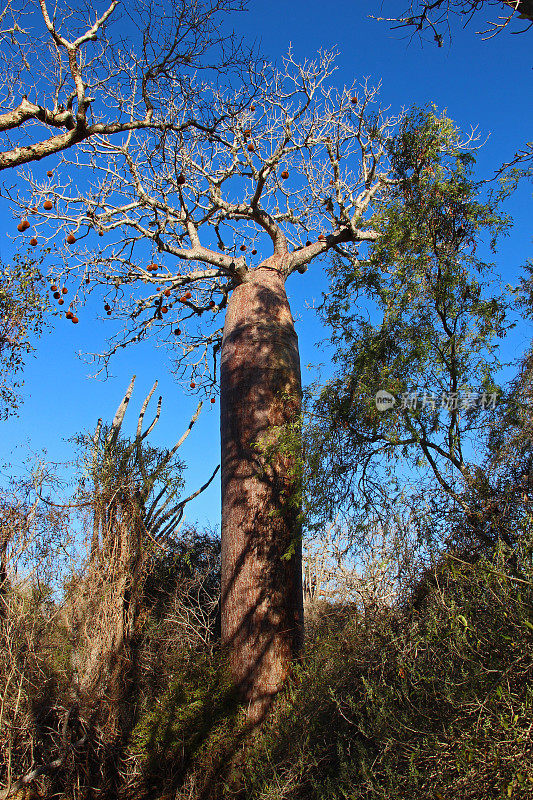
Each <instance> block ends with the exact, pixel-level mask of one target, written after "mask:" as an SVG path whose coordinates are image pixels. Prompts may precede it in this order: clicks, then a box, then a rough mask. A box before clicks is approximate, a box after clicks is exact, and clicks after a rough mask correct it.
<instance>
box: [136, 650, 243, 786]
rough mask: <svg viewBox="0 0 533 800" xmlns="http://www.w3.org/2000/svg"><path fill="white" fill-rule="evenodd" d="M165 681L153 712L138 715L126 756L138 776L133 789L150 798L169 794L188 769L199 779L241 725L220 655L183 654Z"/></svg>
mask: <svg viewBox="0 0 533 800" xmlns="http://www.w3.org/2000/svg"><path fill="white" fill-rule="evenodd" d="M169 678H170V682H169V685H168V688H167V689H166V690H165V691H164V692H163V694H162V695H161V696H159V697H158V698H157V701H156V704H155V708H150V709H147V710H146V711H145V713H144V714H142V715H141V718H140V720H139V722H138V724H137V726H136V727H135V729H134V731H133V734H132V737H131V745H130V748H129V752H128V757H130V758H131V759H134V760H135V763H136V765H137V766H136V772H137V774H138V775H140V776H141V777H140V779H139V780H138V784H139V786H138V788H137V791H139V790H141V791H143V792H149V793H150V796H154V792H156V791H157V792H163V791H165V793H166V792H168V791H169V790H172V796H174V794H175V792H176V788H177V787H178V786H179V785H181V784H182V783H183V782H184V781H185V779H186V775H187V771H188V770H189V769H191V767H192V765H194V769H195V770H199V771H200V772H201V774H202V775H203V777H205V772H206V771H210V770H211V769H212V768H213V763H214V761H215V754H216V753H217V752H218V753H220V752H221V751H223V750H224V748H225V746H226V745H227V744H231V742H234V741H235V735H236V734H237V731H238V727H239V725H241V726H242V714H241V715H239V705H238V699H237V695H236V692H235V689H234V687H232V685H231V682H230V680H229V678H228V676H227V672H226V668H225V663H224V659H223V657H221V655H220V653H215V654H214V655H211V656H209V655H205V654H201V653H197V654H196V655H192V656H191V654H187V655H185V654H184V655H183V656H182V657H181V658H179V657H178V659H177V660H176V663H175V665H174V674H173V675H172V676H169ZM141 787H142V788H141ZM155 796H157V795H155Z"/></svg>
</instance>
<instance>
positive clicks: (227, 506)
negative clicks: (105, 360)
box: [220, 256, 303, 722]
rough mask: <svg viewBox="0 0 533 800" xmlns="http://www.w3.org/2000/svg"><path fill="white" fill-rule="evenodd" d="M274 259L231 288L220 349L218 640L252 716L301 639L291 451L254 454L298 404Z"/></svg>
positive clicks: (295, 365)
mask: <svg viewBox="0 0 533 800" xmlns="http://www.w3.org/2000/svg"><path fill="white" fill-rule="evenodd" d="M278 260H279V257H276V256H274V257H273V258H271V259H268V260H267V261H266V262H264V263H263V264H262V265H261V266H260V267H258V268H256V269H254V270H251V271H249V272H248V273H247V275H246V279H245V281H244V282H243V283H241V284H240V285H239V286H237V287H236V289H235V290H234V292H233V295H232V297H231V299H230V302H229V306H228V311H227V315H226V321H225V325H224V334H223V341H222V354H221V378H220V388H221V422H220V427H221V446H222V460H221V463H222V641H223V644H225V645H227V646H228V657H229V668H230V672H231V675H232V677H233V680H234V681H235V683H236V684H237V686H238V687H239V689H240V691H241V695H242V697H243V699H244V700H245V701H246V702H247V703H248V717H249V719H250V720H251V721H255V722H258V721H260V720H261V719H262V717H263V716H264V714H265V713H266V711H267V710H268V708H269V706H270V704H271V702H272V700H273V698H274V697H275V695H276V694H277V693H278V692H279V690H280V689H281V687H282V686H283V684H284V682H285V680H286V678H287V676H288V674H289V672H290V668H291V663H292V662H293V660H294V658H295V657H296V656H297V654H298V652H299V650H300V649H301V646H302V644H303V600H302V567H301V558H302V555H301V527H300V525H301V524H300V520H299V513H298V503H295V502H294V498H295V496H297V495H295V492H298V491H299V487H298V486H297V479H296V477H295V475H294V470H293V466H294V456H291V455H287V454H283V453H282V452H277V453H275V455H274V456H273V457H272V458H267V459H265V458H264V457H263V456H262V453H261V450H262V447H264V446H265V445H266V446H267V447H269V448H270V447H271V445H272V444H274V443H275V439H276V433H277V432H279V431H280V430H281V428H282V426H284V425H286V424H287V423H289V422H291V421H292V420H294V419H295V418H296V417H297V415H298V414H299V412H300V408H301V376H300V357H299V352H298V337H297V335H296V331H295V329H294V320H293V318H292V314H291V311H290V308H289V303H288V300H287V295H286V292H285V286H284V275H283V273H282V272H281V271H280V270H279V268H278ZM273 265H274V266H273ZM274 452H275V448H274ZM273 510H275V511H273ZM284 556H285V557H284Z"/></svg>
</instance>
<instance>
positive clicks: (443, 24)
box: [373, 0, 533, 47]
mask: <svg viewBox="0 0 533 800" xmlns="http://www.w3.org/2000/svg"><path fill="white" fill-rule="evenodd" d="M489 8H490V9H494V10H495V13H496V14H497V16H496V17H494V18H493V19H492V20H491V21H486V22H484V23H483V24H484V26H485V29H484V30H480V31H478V33H479V34H480V35H481V36H482V37H483V38H484V39H492V37H493V36H496V35H497V34H498V33H501V31H503V30H504V29H505V28H507V27H508V26H509V24H510V23H511V22H512V21H517V20H524V21H525V22H524V25H525V27H522V31H524V30H529V29H530V28H531V25H532V24H533V2H532V0H410V2H409V5H408V7H407V9H406V10H405V11H404V12H403V13H402V14H401V15H400V16H397V17H373V19H376V20H378V21H380V22H390V23H392V26H393V28H396V29H397V28H405V29H407V30H410V31H411V32H412V33H413V34H415V33H418V34H419V35H421V36H423V35H425V34H428V33H429V34H431V35H432V36H433V38H434V40H435V42H436V43H437V45H438V46H439V47H441V46H442V44H443V38H444V36H443V34H444V33H447V34H448V35H450V31H451V19H452V17H458V18H459V20H460V22H461V23H462V24H463V25H466V24H468V23H469V22H470V20H471V19H472V17H473V16H474V15H476V16H477V15H478V12H483V11H485V10H486V9H489ZM498 11H499V12H500V13H499V14H498V13H497V12H498ZM502 12H503V13H502ZM522 31H513V33H520V32H522Z"/></svg>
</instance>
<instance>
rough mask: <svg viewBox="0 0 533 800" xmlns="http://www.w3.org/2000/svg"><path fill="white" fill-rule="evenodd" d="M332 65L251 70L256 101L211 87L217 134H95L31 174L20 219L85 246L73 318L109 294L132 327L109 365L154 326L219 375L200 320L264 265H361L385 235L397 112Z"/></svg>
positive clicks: (53, 237) (72, 272)
mask: <svg viewBox="0 0 533 800" xmlns="http://www.w3.org/2000/svg"><path fill="white" fill-rule="evenodd" d="M334 69H335V67H334V54H331V53H323V54H321V55H320V57H319V58H318V59H317V60H316V61H313V62H306V63H303V64H298V63H296V62H295V61H294V60H293V57H292V54H290V53H289V55H288V56H287V58H286V59H285V63H284V65H283V68H282V69H281V70H280V71H276V70H273V69H271V68H267V67H265V68H264V69H263V70H262V71H261V72H260V73H257V74H256V75H255V77H254V79H253V87H252V89H253V99H252V100H248V99H247V91H248V90H244V91H241V92H238V93H237V94H236V95H233V96H228V94H227V93H225V92H222V91H219V90H217V89H211V91H210V93H209V95H208V94H207V93H206V95H205V102H206V103H207V104H209V105H210V106H211V107H212V108H213V110H214V114H215V116H216V117H217V119H219V120H221V122H220V124H219V125H218V127H217V130H216V132H215V133H213V134H212V135H206V133H205V131H199V130H198V129H197V128H188V129H187V130H176V129H172V130H168V131H166V132H165V135H164V136H160V137H157V138H155V137H153V136H148V135H146V132H143V133H139V132H138V131H135V130H133V131H130V132H129V133H128V135H127V137H122V139H121V140H120V141H117V140H114V139H111V138H110V137H108V136H104V135H97V136H94V137H92V138H91V139H90V140H88V141H86V142H84V143H83V144H82V145H81V148H79V149H78V150H77V158H76V161H73V160H70V161H69V160H67V157H66V156H65V166H64V170H63V171H62V174H61V179H59V178H58V180H57V181H54V182H53V184H52V183H51V182H50V181H39V180H36V179H35V178H34V177H33V176H32V175H30V174H28V175H27V183H28V184H29V187H30V190H31V194H30V196H29V197H28V195H26V196H25V197H22V196H19V197H15V196H14V195H13V196H12V200H13V201H14V203H15V204H16V205H18V209H19V213H22V214H26V213H29V212H31V211H32V209H33V210H34V212H35V219H34V229H35V237H36V241H38V243H39V245H40V244H42V245H43V246H46V245H49V246H53V245H61V247H63V242H64V241H65V236H66V237H67V243H68V242H69V241H70V243H71V244H73V243H74V241H77V246H76V249H75V252H74V248H73V247H69V246H67V247H66V248H65V249H64V250H63V252H64V267H63V269H62V270H61V271H60V272H58V273H56V274H55V278H56V282H57V281H58V280H61V281H67V282H68V283H69V285H71V286H72V288H73V292H72V294H69V297H72V305H71V310H74V309H75V308H76V305H77V304H78V303H79V302H80V301H81V299H82V296H83V294H84V293H85V292H92V291H95V290H97V289H98V292H99V294H101V291H102V287H104V289H105V293H104V298H103V302H104V303H105V304H106V305H105V306H104V308H105V310H106V311H107V313H108V315H109V316H113V317H115V318H117V317H119V318H122V320H123V321H124V327H123V329H122V330H121V332H120V333H119V334H117V336H116V338H115V339H114V341H112V343H111V349H110V351H109V352H108V353H107V354H104V362H105V361H106V360H107V358H108V357H109V355H110V354H112V353H113V352H115V351H116V350H117V348H118V347H123V346H126V345H127V344H128V343H130V342H131V341H134V340H137V339H139V338H141V337H144V336H146V335H147V334H148V333H149V332H151V331H153V330H158V331H159V333H160V334H163V337H164V336H165V335H166V337H167V339H168V340H170V339H171V338H172V337H174V335H178V336H180V339H179V340H177V341H179V342H180V343H181V345H182V349H183V354H184V355H188V354H190V353H191V351H192V350H194V348H195V346H196V345H198V344H201V348H203V350H201V353H202V354H203V355H201V356H199V357H198V358H197V359H196V360H195V367H194V370H195V374H197V375H200V376H204V375H205V376H207V375H208V374H210V375H211V376H212V375H213V372H212V371H211V365H210V364H208V363H207V360H206V356H205V353H206V352H207V349H208V348H209V346H210V345H213V344H214V345H215V346H216V343H217V341H218V339H219V336H220V332H219V331H218V332H217V331H215V332H214V333H213V332H211V333H210V334H209V335H207V336H206V335H205V334H204V333H203V332H201V333H200V332H199V330H198V326H197V324H196V323H197V322H198V321H199V320H200V317H201V316H202V315H203V314H204V313H208V315H209V317H210V318H211V316H212V314H213V313H215V314H216V312H217V311H219V310H220V309H223V308H224V307H225V305H226V303H227V298H228V294H229V292H230V291H231V289H232V288H233V287H234V286H236V285H237V284H238V283H241V282H243V281H246V280H248V278H249V276H250V275H251V270H252V269H253V268H254V267H255V266H258V265H259V263H264V262H265V260H266V259H272V258H274V259H275V260H276V268H277V269H278V270H280V271H281V272H282V274H283V275H284V276H285V277H287V276H289V275H290V274H291V273H294V272H300V273H303V272H305V270H306V268H307V265H308V264H309V263H310V262H311V261H312V260H313V259H315V258H316V257H318V256H321V255H323V254H325V253H326V252H327V251H328V250H330V249H335V250H336V251H337V252H339V253H343V254H344V255H349V256H350V257H357V252H358V248H359V247H360V246H361V245H363V244H364V243H368V242H372V241H374V240H375V239H376V237H377V233H376V231H374V230H372V229H371V227H370V224H369V222H368V219H369V217H370V216H371V212H372V208H373V206H375V203H376V202H379V198H380V197H382V196H383V193H384V192H386V191H387V190H388V187H389V186H390V183H391V181H390V179H389V177H388V173H387V160H386V141H387V138H388V136H390V134H391V132H392V130H393V129H394V127H395V125H396V123H397V121H398V118H397V117H391V116H388V115H387V114H386V113H384V112H383V111H382V110H380V109H379V107H378V106H377V102H376V101H377V93H378V89H377V88H375V87H371V86H370V85H369V84H368V83H367V82H365V81H364V82H362V84H360V85H353V86H351V87H348V88H345V89H343V90H340V91H338V90H336V89H333V88H332V87H331V85H329V84H328V79H329V78H330V76H331V75H332V73H333V72H334ZM74 170H75V172H74ZM80 173H81V174H82V175H83V176H84V183H83V184H81V185H79V186H76V184H75V182H74V175H79V174H80ZM46 198H50V200H49V203H48V204H47V205H48V206H49V205H50V203H52V204H53V208H51V209H50V210H49V211H46V210H45V209H44V205H43V202H44V201H45V200H46ZM263 234H266V241H263V240H262V235H263ZM99 237H105V238H99ZM268 240H269V242H268ZM107 242H109V243H107ZM245 251H248V252H249V253H250V257H248V256H247V255H245ZM258 251H259V252H258ZM256 256H257V258H256ZM56 263H57V262H56ZM269 263H270V262H269ZM69 292H70V289H69ZM76 313H77V312H76ZM215 349H216V347H215Z"/></svg>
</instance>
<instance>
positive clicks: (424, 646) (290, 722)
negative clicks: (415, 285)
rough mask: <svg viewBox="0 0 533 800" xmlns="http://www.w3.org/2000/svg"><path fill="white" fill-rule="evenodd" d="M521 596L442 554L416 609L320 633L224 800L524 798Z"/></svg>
mask: <svg viewBox="0 0 533 800" xmlns="http://www.w3.org/2000/svg"><path fill="white" fill-rule="evenodd" d="M532 588H533V587H532V583H531V581H529V580H528V579H527V578H524V577H521V578H516V577H511V576H509V575H507V574H506V572H505V570H504V568H503V564H501V563H499V562H498V560H497V559H496V560H495V561H494V562H490V563H489V562H485V563H478V564H477V565H475V566H472V565H470V564H466V563H462V562H460V561H458V560H454V559H452V558H449V559H448V560H447V561H446V563H445V564H444V566H443V567H442V568H441V570H440V571H439V573H438V575H437V576H436V577H435V581H434V585H433V586H431V588H429V589H428V592H427V595H426V596H425V597H424V599H423V600H422V601H418V603H417V606H418V609H417V610H415V609H414V608H413V607H412V606H411V607H410V608H409V609H407V610H404V611H403V612H401V613H398V612H394V613H393V612H387V613H382V614H380V615H376V616H375V617H374V618H372V619H367V620H366V622H365V623H364V624H363V625H361V624H359V625H357V624H356V623H355V622H354V621H353V620H352V619H350V618H349V617H348V616H347V617H346V618H345V619H344V621H343V622H341V623H339V621H338V618H337V622H336V623H334V625H333V628H329V629H328V626H327V625H324V627H323V630H322V631H321V632H319V634H318V636H317V637H316V639H315V641H314V642H312V643H311V644H310V645H309V647H308V650H307V653H306V656H305V659H304V661H303V663H302V664H301V666H300V667H299V669H298V670H297V674H296V675H295V680H294V683H293V686H292V688H291V689H290V691H289V692H288V693H287V695H286V697H285V698H284V699H283V700H281V701H280V702H279V704H278V706H277V708H276V710H275V712H274V713H273V715H272V716H271V718H270V720H269V721H268V723H267V725H266V726H265V727H264V728H263V730H262V731H261V732H260V733H259V734H258V736H257V737H256V738H255V740H254V741H253V743H252V745H251V746H250V748H249V750H248V752H247V755H246V758H245V761H244V766H243V777H242V783H241V786H240V787H239V789H238V790H237V789H235V790H234V792H230V789H229V787H228V791H227V793H226V794H224V793H223V795H222V796H240V797H243V798H247V799H248V798H261V800H264V799H265V798H272V799H273V798H276V800H278V799H280V798H306V799H307V800H311V799H312V798H317V800H318V798H321V799H322V798H323V799H324V800H326V798H327V800H331V799H332V798H343V799H346V800H363V798H365V799H366V798H383V800H394V799H395V798H398V800H400V798H402V800H406V798H409V800H415V798H417V799H418V798H420V800H422V799H424V800H426V798H427V800H430V798H431V800H443V798H454V800H456V799H457V798H460V799H461V800H462V799H463V798H464V799H465V800H466V798H476V800H488V798H526V797H527V798H530V797H531V796H533V758H532V742H531V728H532V724H531V720H532V713H531V712H532V703H533V688H532V684H531V676H532V669H533V606H532V599H533V592H532ZM219 796H220V795H219Z"/></svg>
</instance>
